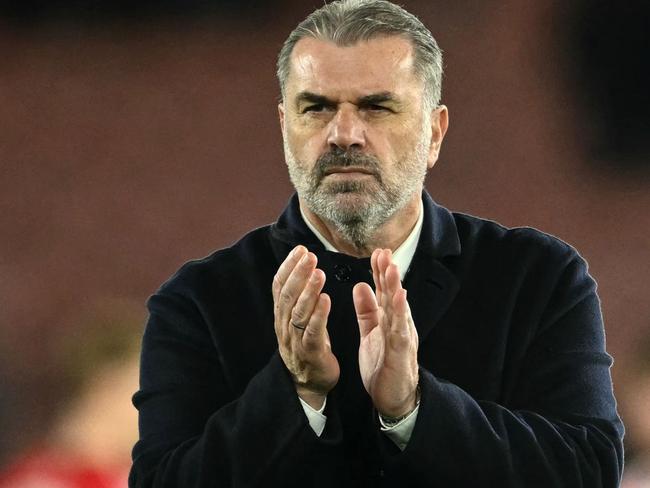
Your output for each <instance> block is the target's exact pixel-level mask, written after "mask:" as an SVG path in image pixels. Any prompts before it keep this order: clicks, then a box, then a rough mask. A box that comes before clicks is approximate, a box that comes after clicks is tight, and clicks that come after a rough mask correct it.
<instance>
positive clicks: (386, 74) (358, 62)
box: [286, 36, 423, 97]
mask: <svg viewBox="0 0 650 488" xmlns="http://www.w3.org/2000/svg"><path fill="white" fill-rule="evenodd" d="M413 56H414V54H413V46H412V44H411V42H410V41H409V40H407V39H405V38H403V37H400V36H383V37H377V38H373V39H370V40H368V41H360V42H357V43H355V44H352V45H350V46H338V45H336V44H335V43H333V42H330V41H323V40H320V39H314V38H309V37H307V38H303V39H301V40H300V41H298V42H297V43H296V45H295V47H294V49H293V52H292V53H291V62H290V65H291V66H290V71H289V77H288V80H287V86H286V89H287V96H288V97H291V95H292V94H296V93H300V92H303V91H309V92H312V93H320V94H324V95H333V94H340V95H348V94H355V95H362V96H363V95H366V94H368V93H378V92H391V93H396V94H400V93H403V92H409V91H412V90H417V89H419V90H421V89H422V86H423V82H422V81H421V80H420V78H419V77H418V76H417V75H416V73H415V70H414V65H413V62H414V59H413Z"/></svg>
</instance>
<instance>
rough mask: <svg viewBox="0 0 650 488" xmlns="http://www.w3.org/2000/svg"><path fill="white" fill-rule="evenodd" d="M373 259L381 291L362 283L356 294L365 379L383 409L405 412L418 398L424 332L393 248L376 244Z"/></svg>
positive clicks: (386, 413)
mask: <svg viewBox="0 0 650 488" xmlns="http://www.w3.org/2000/svg"><path fill="white" fill-rule="evenodd" d="M370 262H371V266H372V274H373V278H374V281H375V291H374V292H373V290H372V288H371V287H370V286H369V285H368V284H367V283H358V284H357V285H356V286H355V287H354V290H353V294H352V296H353V299H354V307H355V309H356V313H357V321H358V322H359V331H360V334H361V344H360V346H359V368H360V370H361V379H362V381H363V385H364V387H365V388H366V390H367V391H368V393H369V394H370V397H371V398H372V401H373V403H374V405H375V408H376V409H377V410H378V411H379V413H380V414H382V415H383V416H385V417H401V416H403V415H406V414H408V413H410V412H411V411H413V409H415V406H416V403H417V385H418V360H417V352H418V333H417V330H416V329H415V324H414V323H413V319H412V318H411V310H410V308H409V304H408V301H407V300H406V290H405V289H404V288H402V284H401V282H400V278H399V271H398V270H397V266H396V265H395V264H393V263H392V253H391V251H390V250H388V249H376V250H375V251H374V252H373V253H372V257H371V259H370Z"/></svg>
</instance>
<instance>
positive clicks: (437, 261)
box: [270, 191, 461, 341]
mask: <svg viewBox="0 0 650 488" xmlns="http://www.w3.org/2000/svg"><path fill="white" fill-rule="evenodd" d="M422 203H423V210H424V222H423V224H422V232H421V234H420V240H419V241H418V248H417V250H416V251H415V255H414V256H413V260H412V261H411V266H410V267H409V271H408V272H407V274H406V276H405V277H404V281H403V284H404V287H405V288H406V289H407V290H408V296H409V304H410V306H411V311H412V314H413V320H414V322H415V324H416V327H417V329H418V334H419V337H420V341H422V340H423V339H424V338H425V337H426V336H427V335H428V333H429V332H430V330H431V329H432V327H433V326H434V325H435V324H436V323H437V322H438V320H439V319H440V318H441V317H442V315H443V314H444V313H445V311H446V310H447V308H448V307H449V305H450V304H451V302H452V301H453V299H454V297H455V296H456V293H457V292H458V288H459V284H458V280H457V279H456V277H455V275H454V274H453V273H452V271H450V270H449V268H448V267H447V265H446V264H445V263H446V261H447V260H448V259H450V258H452V259H453V257H454V256H458V255H459V254H460V252H461V245H460V239H459V236H458V229H457V228H456V222H455V219H454V216H453V215H452V213H451V212H450V211H449V210H447V209H446V208H444V207H442V206H440V205H438V204H437V203H436V202H434V201H433V199H432V198H431V197H430V196H429V194H428V193H427V192H426V191H423V192H422ZM270 231H271V237H272V239H271V240H272V242H273V241H275V242H273V244H274V245H273V247H274V252H275V255H276V257H277V259H278V265H279V263H281V262H282V261H283V260H284V259H285V258H286V256H287V254H288V253H289V251H290V250H291V249H292V248H293V247H294V246H296V245H298V244H303V245H304V246H306V247H307V248H308V249H310V250H311V251H313V252H315V253H317V254H327V255H329V254H332V255H334V256H329V257H330V258H331V259H341V260H343V261H348V260H353V259H355V258H352V257H351V256H345V255H342V254H338V253H329V252H328V251H325V247H324V246H323V244H322V243H321V242H320V240H319V239H318V238H317V237H316V236H315V235H314V234H313V232H312V231H311V230H309V228H308V227H307V225H306V224H305V222H304V220H303V219H302V216H301V214H300V207H299V202H298V196H297V194H295V193H294V195H293V196H292V197H291V199H290V200H289V204H288V205H287V207H286V209H285V210H284V212H283V213H282V215H281V216H280V218H279V219H278V221H277V222H276V223H274V224H273V225H272V226H271V230H270ZM337 256H338V257H337ZM366 260H367V258H366ZM364 261H365V260H364Z"/></svg>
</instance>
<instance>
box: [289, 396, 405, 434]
mask: <svg viewBox="0 0 650 488" xmlns="http://www.w3.org/2000/svg"><path fill="white" fill-rule="evenodd" d="M298 400H300V404H301V405H302V409H303V410H304V411H305V415H306V416H307V420H308V421H309V426H310V427H311V428H312V430H313V431H314V432H315V433H316V435H317V436H318V437H320V435H321V434H322V433H323V430H325V422H327V416H326V415H323V412H324V411H325V405H326V404H327V397H326V398H325V401H324V402H323V406H322V407H320V408H319V409H318V410H316V409H315V408H312V406H311V405H309V403H307V402H306V401H304V400H303V399H302V398H300V397H298ZM404 420H406V419H404ZM398 425H399V424H398ZM411 430H413V429H411ZM409 436H410V434H409Z"/></svg>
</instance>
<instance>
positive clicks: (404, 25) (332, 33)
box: [277, 0, 443, 109]
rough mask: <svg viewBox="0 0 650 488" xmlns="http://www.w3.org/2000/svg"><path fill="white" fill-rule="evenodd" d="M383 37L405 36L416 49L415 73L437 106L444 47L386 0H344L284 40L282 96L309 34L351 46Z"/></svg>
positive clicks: (279, 70) (428, 100)
mask: <svg viewBox="0 0 650 488" xmlns="http://www.w3.org/2000/svg"><path fill="white" fill-rule="evenodd" d="M381 36H402V37H404V38H405V39H407V40H409V41H410V42H411V44H412V46H413V50H414V60H413V66H414V69H415V73H416V74H417V75H418V76H420V78H421V79H422V81H423V82H424V95H425V96H424V99H425V103H426V104H427V105H428V106H429V107H427V108H430V109H433V108H434V107H436V106H438V104H439V103H440V97H441V93H442V71H443V68H442V50H441V49H440V48H439V47H438V43H437V42H436V40H435V39H434V38H433V36H432V35H431V32H430V31H429V29H427V28H426V27H425V26H424V24H423V23H422V22H421V21H420V20H419V19H418V18H417V17H416V16H415V15H413V14H411V13H409V12H407V11H406V10H404V9H403V8H402V7H400V6H398V5H395V4H394V3H391V2H388V1H385V0H340V1H335V2H332V3H329V4H326V5H324V6H323V7H321V8H319V9H318V10H316V11H314V12H312V13H311V14H310V15H309V16H308V17H307V18H306V19H305V20H303V21H302V22H301V23H300V24H298V27H296V28H295V29H294V30H293V31H292V32H291V34H289V37H288V38H287V40H286V41H285V42H284V45H283V46H282V49H281V50H280V54H279V55H278V63H277V76H278V81H279V83H280V92H281V94H282V98H283V99H284V97H285V94H286V92H285V89H286V84H287V79H288V78H289V72H290V61H291V53H292V52H293V48H294V46H295V45H296V43H297V42H298V41H299V40H300V39H303V38H305V37H311V38H314V39H320V40H323V41H330V42H334V43H335V44H336V45H337V46H351V45H354V44H356V43H357V42H360V41H367V40H370V39H373V38H376V37H381Z"/></svg>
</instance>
